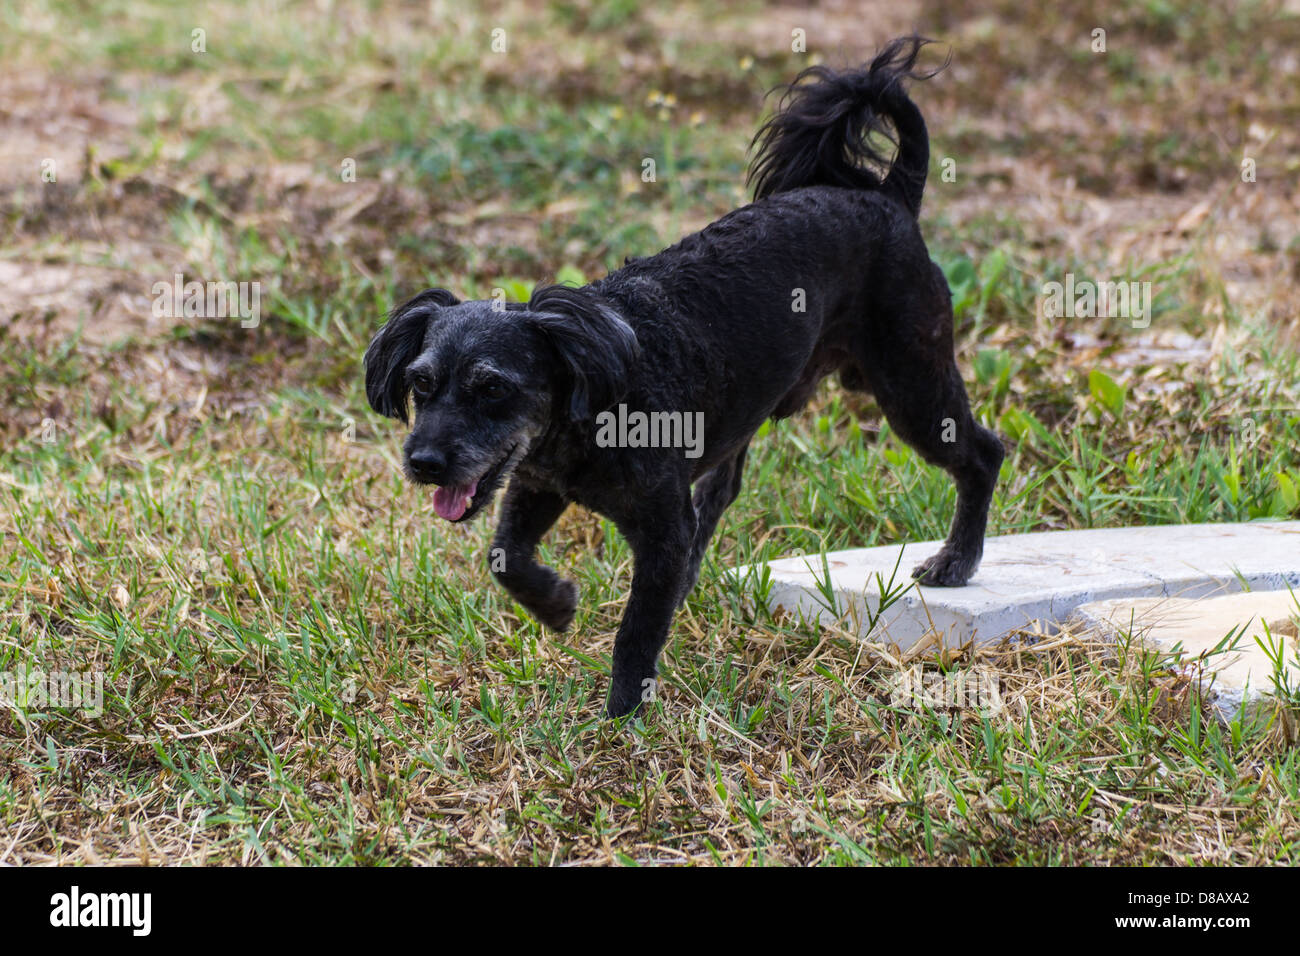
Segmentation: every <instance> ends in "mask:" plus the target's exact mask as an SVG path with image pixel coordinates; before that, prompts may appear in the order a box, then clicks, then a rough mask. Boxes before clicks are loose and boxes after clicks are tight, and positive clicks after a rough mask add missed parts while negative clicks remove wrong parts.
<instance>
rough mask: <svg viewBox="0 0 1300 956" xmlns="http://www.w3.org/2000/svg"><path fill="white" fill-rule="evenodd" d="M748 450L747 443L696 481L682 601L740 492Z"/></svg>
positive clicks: (689, 590) (694, 580) (697, 577)
mask: <svg viewBox="0 0 1300 956" xmlns="http://www.w3.org/2000/svg"><path fill="white" fill-rule="evenodd" d="M748 451H749V446H748V445H746V446H745V447H744V448H742V449H740V451H739V452H737V453H736V455H735V456H734V457H732V458H731V460H729V461H725V462H723V463H722V464H721V465H718V467H716V468H714V469H713V470H712V471H710V472H709V473H708V474H706V475H704V476H703V477H702V478H700V480H699V481H697V482H696V483H695V497H694V506H695V521H696V524H695V540H694V541H693V542H692V543H691V563H690V567H689V568H688V569H687V574H686V585H685V587H684V588H682V597H681V601H684V600H686V595H688V594H690V593H691V588H693V587H695V582H696V581H697V580H699V577H700V562H701V561H703V560H704V552H705V551H707V550H708V547H709V541H710V540H711V539H712V538H713V532H714V531H715V530H717V527H718V521H719V520H720V519H721V518H722V513H723V512H724V511H726V510H727V508H728V507H729V506H730V505H731V503H732V502H733V501H735V500H736V496H737V495H738V494H740V480H741V477H742V476H743V475H744V472H745V455H746V454H747V453H748ZM678 603H681V602H680V601H679V602H678Z"/></svg>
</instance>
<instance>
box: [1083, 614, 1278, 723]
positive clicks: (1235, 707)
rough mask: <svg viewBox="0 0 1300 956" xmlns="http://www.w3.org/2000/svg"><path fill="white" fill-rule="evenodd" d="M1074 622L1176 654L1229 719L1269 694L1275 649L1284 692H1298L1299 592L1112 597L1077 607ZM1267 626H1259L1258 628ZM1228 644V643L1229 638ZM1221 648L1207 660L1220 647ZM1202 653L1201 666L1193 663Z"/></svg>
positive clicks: (1247, 709) (1255, 704)
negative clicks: (1287, 688) (1285, 681)
mask: <svg viewBox="0 0 1300 956" xmlns="http://www.w3.org/2000/svg"><path fill="white" fill-rule="evenodd" d="M1075 616H1076V619H1077V620H1078V621H1079V622H1080V623H1082V624H1084V625H1087V626H1091V627H1097V628H1100V629H1101V630H1103V631H1105V632H1108V633H1110V634H1111V635H1112V636H1114V637H1116V638H1119V637H1123V636H1126V635H1131V636H1132V637H1133V638H1134V639H1136V640H1139V641H1141V642H1142V643H1143V644H1145V645H1146V646H1147V647H1151V648H1153V649H1156V650H1160V651H1164V652H1166V653H1177V656H1178V657H1179V658H1180V659H1181V660H1182V661H1184V662H1185V663H1186V666H1187V668H1188V672H1189V676H1191V677H1193V678H1194V679H1196V680H1197V681H1198V682H1199V683H1200V685H1201V687H1202V689H1204V690H1207V691H1210V696H1211V699H1212V701H1213V704H1214V706H1215V708H1216V709H1217V710H1218V711H1219V714H1220V715H1221V716H1222V717H1224V718H1226V719H1231V718H1232V717H1234V716H1235V715H1236V714H1237V713H1238V712H1239V709H1240V708H1241V707H1242V705H1243V704H1244V705H1245V710H1246V712H1247V713H1250V712H1251V711H1252V710H1253V709H1254V708H1256V707H1257V706H1258V705H1259V703H1260V702H1261V700H1262V699H1263V698H1264V697H1265V696H1266V695H1268V694H1269V693H1271V692H1272V691H1273V689H1274V681H1273V673H1274V670H1275V667H1274V664H1273V661H1272V660H1270V657H1269V653H1267V652H1266V651H1265V648H1266V647H1267V648H1271V650H1272V652H1273V655H1274V656H1276V655H1277V653H1278V652H1279V651H1280V652H1281V654H1282V657H1283V664H1284V668H1283V669H1284V670H1285V671H1286V674H1287V677H1288V678H1289V680H1290V685H1291V686H1292V687H1300V655H1297V649H1298V648H1300V644H1298V643H1297V638H1296V635H1297V633H1300V627H1298V625H1297V622H1300V590H1297V591H1295V592H1291V591H1250V592H1247V593H1242V594H1231V595H1225V596H1222V597H1211V598H1198V599H1194V600H1192V599H1187V598H1119V599H1117V600H1112V601H1093V602H1090V603H1088V604H1084V605H1082V606H1080V607H1079V609H1078V610H1077V611H1076V612H1075ZM1266 624H1267V628H1266V627H1265V625H1266ZM1234 638H1235V640H1233V639H1234ZM1225 639H1229V640H1228V646H1227V647H1226V648H1225V649H1224V650H1223V651H1221V652H1220V653H1217V654H1210V653H1209V652H1211V651H1213V650H1214V648H1215V647H1217V646H1218V645H1219V644H1220V643H1222V642H1224V640H1225ZM1201 654H1208V655H1209V656H1207V657H1206V658H1204V660H1203V664H1202V666H1200V667H1198V666H1197V658H1198V656H1199V655H1201Z"/></svg>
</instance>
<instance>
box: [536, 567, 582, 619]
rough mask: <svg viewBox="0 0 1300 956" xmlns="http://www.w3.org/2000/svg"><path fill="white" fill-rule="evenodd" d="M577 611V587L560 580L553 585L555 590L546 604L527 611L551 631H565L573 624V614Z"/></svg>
mask: <svg viewBox="0 0 1300 956" xmlns="http://www.w3.org/2000/svg"><path fill="white" fill-rule="evenodd" d="M577 609H578V586H577V585H576V584H574V583H573V582H572V581H567V580H565V579H564V578H561V579H560V580H558V581H557V582H556V583H555V589H554V590H553V591H552V592H551V595H550V597H549V598H547V600H546V602H545V603H544V604H539V605H538V606H537V607H533V608H530V609H529V610H531V611H532V612H533V615H534V616H535V617H536V618H537V620H539V621H541V622H542V623H543V624H544V625H546V626H547V627H549V628H550V629H551V630H553V631H565V630H568V627H569V625H570V624H572V623H573V614H574V612H575V611H577Z"/></svg>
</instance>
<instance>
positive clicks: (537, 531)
mask: <svg viewBox="0 0 1300 956" xmlns="http://www.w3.org/2000/svg"><path fill="white" fill-rule="evenodd" d="M567 506H568V502H567V501H565V500H564V499H563V498H562V497H560V496H559V495H557V494H554V493H552V492H549V491H537V490H535V489H532V488H525V487H524V486H523V485H521V484H519V482H518V480H515V481H512V482H511V483H510V489H509V490H508V491H507V492H506V497H505V504H504V505H503V507H502V509H501V524H499V525H498V526H497V532H496V535H494V536H493V538H492V550H491V552H490V555H489V557H490V562H489V563H490V567H491V569H492V573H493V575H495V576H496V579H497V580H498V581H500V582H501V584H502V585H504V586H505V588H506V590H507V591H509V592H510V593H511V594H512V595H514V597H515V599H516V600H517V601H518V602H519V603H520V604H522V605H523V606H524V607H526V608H528V610H529V612H530V613H531V614H532V615H533V616H534V617H535V618H537V620H539V621H541V622H542V623H543V624H545V625H546V626H547V627H549V628H552V629H554V630H557V631H563V630H564V629H565V628H567V627H568V626H569V623H570V622H571V621H572V620H573V612H574V610H575V609H576V608H577V606H578V586H577V585H576V584H574V583H573V582H572V581H566V580H565V579H564V578H562V577H560V576H559V575H558V574H556V573H555V572H554V571H552V570H551V569H550V568H548V567H546V566H545V565H541V564H538V563H537V561H536V559H535V558H534V556H533V555H534V552H536V550H537V544H538V542H539V541H541V540H542V535H544V534H546V532H547V531H549V530H550V527H551V525H553V524H555V521H556V519H557V518H559V517H560V515H561V514H563V513H564V509H565V508H566V507H567Z"/></svg>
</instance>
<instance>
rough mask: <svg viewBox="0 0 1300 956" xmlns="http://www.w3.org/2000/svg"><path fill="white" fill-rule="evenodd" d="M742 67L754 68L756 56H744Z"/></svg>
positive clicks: (741, 60)
mask: <svg viewBox="0 0 1300 956" xmlns="http://www.w3.org/2000/svg"><path fill="white" fill-rule="evenodd" d="M740 68H741V69H742V70H752V69H753V68H754V58H753V57H752V56H742V57H741V58H740Z"/></svg>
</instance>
